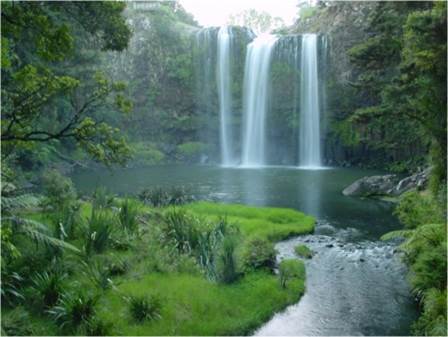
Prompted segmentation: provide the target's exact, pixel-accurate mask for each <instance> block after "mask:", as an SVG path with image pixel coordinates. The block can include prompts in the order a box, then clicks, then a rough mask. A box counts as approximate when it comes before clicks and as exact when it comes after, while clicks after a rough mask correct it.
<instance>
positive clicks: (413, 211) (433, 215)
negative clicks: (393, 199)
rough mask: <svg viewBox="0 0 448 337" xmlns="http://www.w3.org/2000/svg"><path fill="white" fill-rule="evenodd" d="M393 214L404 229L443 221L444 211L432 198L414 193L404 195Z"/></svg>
mask: <svg viewBox="0 0 448 337" xmlns="http://www.w3.org/2000/svg"><path fill="white" fill-rule="evenodd" d="M394 213H395V215H397V216H398V218H399V219H400V221H401V222H402V223H403V224H404V226H405V227H406V228H416V227H417V226H419V225H424V224H431V223H443V222H444V221H445V220H444V210H443V208H442V207H440V205H438V203H437V202H436V200H434V198H432V197H431V196H429V195H422V194H421V193H418V192H414V191H412V192H407V193H405V195H404V197H403V199H401V201H400V203H399V204H398V206H397V208H396V209H395V212H394Z"/></svg>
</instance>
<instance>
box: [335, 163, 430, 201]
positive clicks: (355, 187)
mask: <svg viewBox="0 0 448 337" xmlns="http://www.w3.org/2000/svg"><path fill="white" fill-rule="evenodd" d="M430 172H431V168H427V169H425V170H424V171H421V172H418V173H415V174H413V175H411V176H409V177H406V178H403V179H400V178H399V177H398V176H397V175H395V174H386V175H380V176H370V177H363V178H361V179H358V180H356V181H355V182H354V183H353V184H351V185H350V186H348V187H346V188H345V189H344V190H343V191H342V194H344V195H346V196H355V197H369V196H388V197H396V196H399V195H401V194H403V193H404V192H406V191H409V190H411V189H418V190H421V189H423V188H425V187H426V185H427V183H428V179H429V174H430Z"/></svg>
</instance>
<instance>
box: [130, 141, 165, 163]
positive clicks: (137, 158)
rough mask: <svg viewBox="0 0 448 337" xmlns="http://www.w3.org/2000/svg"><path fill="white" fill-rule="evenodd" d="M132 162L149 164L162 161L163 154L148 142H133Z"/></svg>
mask: <svg viewBox="0 0 448 337" xmlns="http://www.w3.org/2000/svg"><path fill="white" fill-rule="evenodd" d="M133 148H134V150H135V155H134V158H133V162H134V164H135V165H137V166H149V165H156V164H161V163H163V160H164V159H165V155H164V154H163V152H161V151H159V150H158V149H157V148H156V147H155V146H154V145H153V144H150V143H143V142H142V143H134V144H133Z"/></svg>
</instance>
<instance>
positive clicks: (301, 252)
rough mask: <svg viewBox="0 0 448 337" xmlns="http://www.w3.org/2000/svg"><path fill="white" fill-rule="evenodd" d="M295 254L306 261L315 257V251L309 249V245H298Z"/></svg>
mask: <svg viewBox="0 0 448 337" xmlns="http://www.w3.org/2000/svg"><path fill="white" fill-rule="evenodd" d="M294 252H295V253H296V254H297V255H298V256H300V257H303V258H305V259H311V258H312V257H313V251H312V250H311V249H309V248H308V246H307V245H297V246H295V247H294Z"/></svg>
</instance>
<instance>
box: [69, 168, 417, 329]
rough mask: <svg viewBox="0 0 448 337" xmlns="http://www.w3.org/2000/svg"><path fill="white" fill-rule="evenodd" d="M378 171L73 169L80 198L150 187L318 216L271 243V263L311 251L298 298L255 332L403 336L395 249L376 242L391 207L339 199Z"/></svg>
mask: <svg viewBox="0 0 448 337" xmlns="http://www.w3.org/2000/svg"><path fill="white" fill-rule="evenodd" d="M378 173H382V172H378V171H370V170H360V169H346V168H344V169H339V168H332V169H324V170H313V171H310V170H300V169H297V168H293V167H289V168H288V167H267V168H257V169H237V168H221V167H212V166H193V165H170V166H155V167H150V168H139V169H120V170H114V171H107V170H102V171H79V172H76V173H75V174H74V175H73V176H72V179H73V181H74V182H75V184H76V186H77V189H78V190H79V191H80V192H82V193H91V192H92V191H93V190H94V189H95V188H96V187H97V186H106V187H107V188H108V189H109V190H110V191H111V192H114V193H117V194H137V193H138V192H139V191H141V190H142V189H144V188H147V187H153V186H162V187H169V186H185V187H186V188H188V189H189V190H190V191H191V192H192V193H193V194H194V195H195V196H196V197H197V198H208V199H213V200H219V201H223V202H236V203H244V204H248V205H257V206H276V207H290V208H294V209H297V210H300V211H303V212H305V213H308V214H311V215H313V216H315V217H316V218H317V219H318V224H317V228H316V233H315V235H311V236H306V237H300V238H295V239H292V240H288V241H285V242H281V243H279V244H278V245H277V249H278V250H279V256H278V258H279V259H282V258H285V257H294V254H293V248H294V245H295V244H297V243H298V242H303V241H307V242H306V243H307V244H308V245H310V247H311V248H312V249H313V250H314V251H315V252H316V255H315V257H314V258H313V259H312V260H310V261H308V262H307V290H306V293H305V295H304V297H303V298H302V300H301V301H300V302H299V303H298V304H296V305H293V306H291V307H289V308H287V309H286V310H285V312H282V313H278V314H277V315H275V316H274V317H273V319H272V320H271V321H269V322H267V323H266V324H265V325H264V326H262V327H260V329H258V330H257V331H255V333H256V334H260V335H408V334H409V332H410V331H409V327H410V324H411V323H412V321H413V320H414V319H415V317H416V306H415V303H414V302H413V299H412V297H411V295H410V290H409V286H408V284H407V282H406V279H405V275H406V269H405V266H404V265H403V264H402V263H401V262H400V258H399V256H398V254H396V253H395V248H396V247H395V245H394V244H392V243H383V242H379V241H378V239H379V237H380V236H381V235H382V234H384V233H386V232H388V231H391V230H394V229H397V228H399V224H398V222H397V219H396V218H395V217H394V216H393V215H392V211H393V205H392V204H390V203H387V202H383V201H379V200H362V199H359V198H351V197H345V196H343V195H342V193H341V191H342V190H343V189H344V187H346V186H347V185H349V184H350V183H352V182H353V181H354V180H356V179H358V178H361V177H363V176H366V175H373V174H378Z"/></svg>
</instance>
